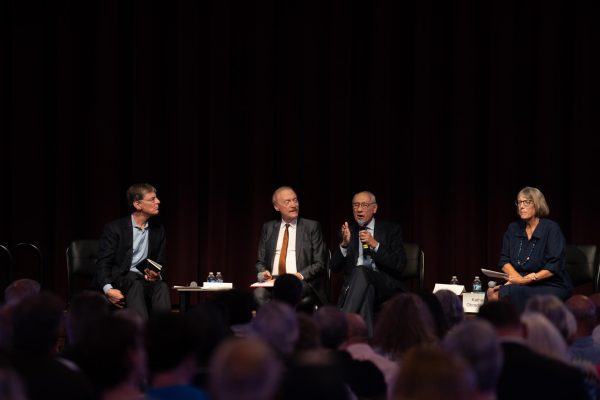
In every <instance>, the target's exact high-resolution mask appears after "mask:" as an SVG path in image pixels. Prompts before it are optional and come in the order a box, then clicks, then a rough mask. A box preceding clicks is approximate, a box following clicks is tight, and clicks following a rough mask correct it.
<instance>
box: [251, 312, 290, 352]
mask: <svg viewBox="0 0 600 400" xmlns="http://www.w3.org/2000/svg"><path fill="white" fill-rule="evenodd" d="M298 331H299V330H298V318H297V316H296V312H295V311H294V309H293V308H292V307H290V306H289V305H287V304H285V303H281V302H279V301H276V300H272V301H270V302H268V303H267V304H265V305H263V306H262V307H261V308H260V309H259V310H258V312H257V313H256V317H255V318H254V320H253V321H252V323H251V325H250V332H251V333H253V334H255V335H258V336H260V337H261V338H262V339H263V340H264V341H265V342H267V343H268V344H269V345H271V346H272V347H273V348H274V349H275V351H276V352H277V353H278V354H279V355H280V356H288V355H290V354H291V353H292V351H293V350H294V346H295V345H296V341H297V340H298V336H299V332H298Z"/></svg>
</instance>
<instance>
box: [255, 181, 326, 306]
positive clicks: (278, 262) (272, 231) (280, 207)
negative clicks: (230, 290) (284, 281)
mask: <svg viewBox="0 0 600 400" xmlns="http://www.w3.org/2000/svg"><path fill="white" fill-rule="evenodd" d="M272 201H273V207H274V208H275V210H276V211H278V212H279V213H280V214H281V219H280V220H274V221H269V222H266V223H265V224H264V225H263V227H262V232H261V237H260V243H259V245H258V257H257V261H256V270H257V272H258V280H259V281H266V280H269V279H272V278H273V276H278V275H283V274H285V273H287V274H294V275H296V276H297V277H298V278H299V279H300V280H301V281H302V287H303V288H302V300H301V306H305V305H307V304H306V303H310V305H319V304H324V303H326V302H327V298H326V295H325V291H324V289H325V288H324V282H323V276H324V275H325V269H326V260H327V257H326V251H327V250H326V248H325V244H324V242H323V233H322V232H321V225H320V224H319V223H318V222H317V221H313V220H310V219H305V218H299V212H300V204H299V202H298V196H296V192H294V189H292V188H291V187H289V186H282V187H280V188H278V189H277V190H275V192H274V193H273V197H272ZM255 294H256V298H257V300H258V302H259V303H264V302H265V301H266V300H267V298H268V294H267V292H266V291H264V290H258V289H257V291H256V292H255Z"/></svg>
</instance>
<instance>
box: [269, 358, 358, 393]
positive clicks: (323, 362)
mask: <svg viewBox="0 0 600 400" xmlns="http://www.w3.org/2000/svg"><path fill="white" fill-rule="evenodd" d="M342 374H343V372H342V370H341V369H340V368H339V365H338V364H337V363H336V361H335V358H334V356H333V355H332V354H331V353H330V352H327V351H319V350H312V351H307V352H304V353H302V354H301V355H299V357H297V358H296V359H295V361H294V363H292V365H291V366H290V368H289V369H287V371H286V372H285V373H284V376H283V379H282V382H281V392H280V398H281V399H286V400H304V399H313V400H330V399H340V400H343V399H351V398H353V397H351V393H350V390H349V389H348V387H347V386H346V384H345V382H344V379H343V376H342Z"/></svg>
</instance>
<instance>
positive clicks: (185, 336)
mask: <svg viewBox="0 0 600 400" xmlns="http://www.w3.org/2000/svg"><path fill="white" fill-rule="evenodd" d="M202 339H203V338H202V337H197V336H196V335H195V330H194V326H193V322H192V319H191V317H190V316H189V315H184V314H179V313H171V312H166V313H157V314H154V315H152V316H151V317H150V319H149V320H148V325H147V328H146V349H147V352H148V367H149V368H150V372H151V373H152V374H159V373H163V372H169V371H174V370H177V371H178V373H179V376H180V377H183V378H184V380H185V381H187V382H188V383H189V382H190V381H191V380H192V377H193V376H194V375H195V373H196V347H197V344H198V343H199V342H201V341H202Z"/></svg>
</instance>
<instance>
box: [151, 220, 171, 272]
mask: <svg viewBox="0 0 600 400" xmlns="http://www.w3.org/2000/svg"><path fill="white" fill-rule="evenodd" d="M154 246H156V248H155V249H150V251H149V254H152V257H149V258H151V259H152V260H154V261H156V262H157V263H159V264H160V265H162V266H163V269H162V270H161V271H160V276H161V277H162V279H163V280H167V275H166V274H167V273H168V268H166V265H167V233H166V231H165V227H164V226H162V225H161V226H160V228H159V230H158V241H157V243H156V244H154Z"/></svg>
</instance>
